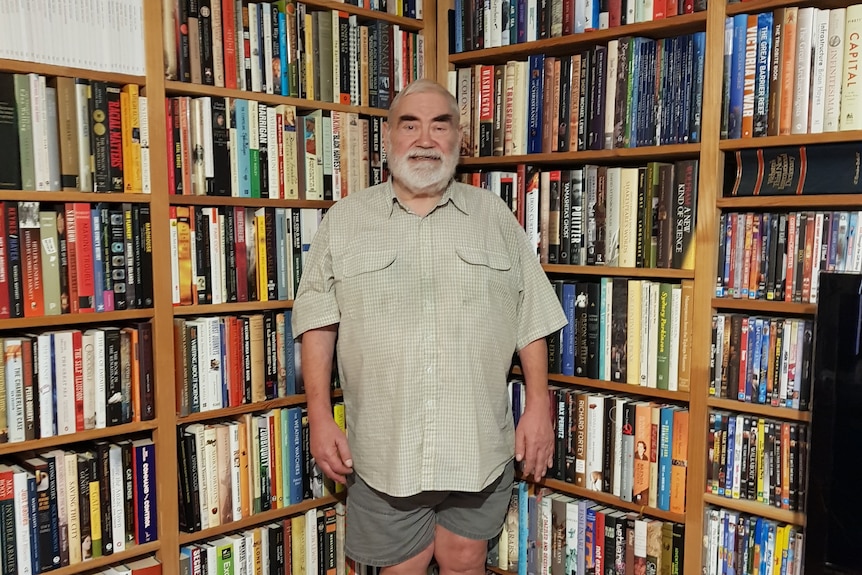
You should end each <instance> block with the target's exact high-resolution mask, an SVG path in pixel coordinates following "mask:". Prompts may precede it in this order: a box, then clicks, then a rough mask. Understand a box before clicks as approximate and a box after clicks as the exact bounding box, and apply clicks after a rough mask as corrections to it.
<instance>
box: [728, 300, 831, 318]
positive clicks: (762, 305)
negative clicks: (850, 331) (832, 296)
mask: <svg viewBox="0 0 862 575" xmlns="http://www.w3.org/2000/svg"><path fill="white" fill-rule="evenodd" d="M712 307H714V308H715V309H729V310H738V311H751V312H756V313H774V314H782V315H814V313H815V312H816V311H817V304H813V303H796V302H791V301H764V300H759V299H731V298H712Z"/></svg>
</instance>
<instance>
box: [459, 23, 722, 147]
mask: <svg viewBox="0 0 862 575" xmlns="http://www.w3.org/2000/svg"><path fill="white" fill-rule="evenodd" d="M704 41H705V36H704V34H703V33H702V32H697V33H694V34H688V35H684V36H678V37H673V38H666V39H660V40H653V39H649V38H640V37H634V38H633V37H625V38H620V39H615V40H612V41H610V42H608V44H607V45H597V46H593V47H591V48H589V49H588V50H586V51H584V52H581V53H577V54H574V55H572V56H561V57H556V56H546V55H543V54H535V55H531V56H530V57H529V60H528V61H510V62H508V63H506V64H497V65H492V64H476V65H475V66H472V67H469V68H459V69H457V70H454V71H452V72H450V73H449V75H448V82H449V88H450V90H451V91H452V93H453V94H454V95H455V97H456V99H457V100H458V103H459V108H460V113H461V130H462V143H461V154H462V155H464V156H503V155H507V156H508V155H521V154H536V153H551V152H567V151H578V150H580V151H583V150H602V149H612V148H634V147H642V146H656V145H664V144H679V143H687V142H697V141H699V139H700V100H701V99H702V88H703V62H704V60H703V54H704Z"/></svg>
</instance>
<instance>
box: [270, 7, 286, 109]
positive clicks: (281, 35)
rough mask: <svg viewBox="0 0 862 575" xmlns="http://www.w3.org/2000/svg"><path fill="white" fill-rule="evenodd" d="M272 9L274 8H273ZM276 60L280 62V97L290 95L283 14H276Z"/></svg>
mask: <svg viewBox="0 0 862 575" xmlns="http://www.w3.org/2000/svg"><path fill="white" fill-rule="evenodd" d="M273 9H274V7H273ZM278 58H279V61H280V62H281V95H282V96H289V95H290V84H289V80H288V77H289V76H290V74H288V72H287V19H286V17H285V15H284V12H278Z"/></svg>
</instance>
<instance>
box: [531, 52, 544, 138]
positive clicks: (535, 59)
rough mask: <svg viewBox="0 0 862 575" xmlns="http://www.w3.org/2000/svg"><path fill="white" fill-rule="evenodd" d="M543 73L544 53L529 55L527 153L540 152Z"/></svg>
mask: <svg viewBox="0 0 862 575" xmlns="http://www.w3.org/2000/svg"><path fill="white" fill-rule="evenodd" d="M544 74H545V56H544V54H533V55H531V56H530V79H529V89H530V91H529V93H528V95H527V153H528V154H539V153H541V152H542V94H543V86H542V84H543V81H544Z"/></svg>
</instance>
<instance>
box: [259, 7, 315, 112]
mask: <svg viewBox="0 0 862 575" xmlns="http://www.w3.org/2000/svg"><path fill="white" fill-rule="evenodd" d="M258 18H260V5H259V4H258V3H256V2H250V3H249V4H248V38H249V45H250V47H251V91H252V92H260V91H262V88H263V78H262V77H261V76H262V73H263V70H261V69H260V35H259V34H258V30H259V28H258V24H259V23H258ZM309 55H310V54H309ZM310 96H311V95H310V94H309V97H310ZM249 104H251V102H249ZM248 112H249V115H251V114H252V110H251V106H249V110H248Z"/></svg>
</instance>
